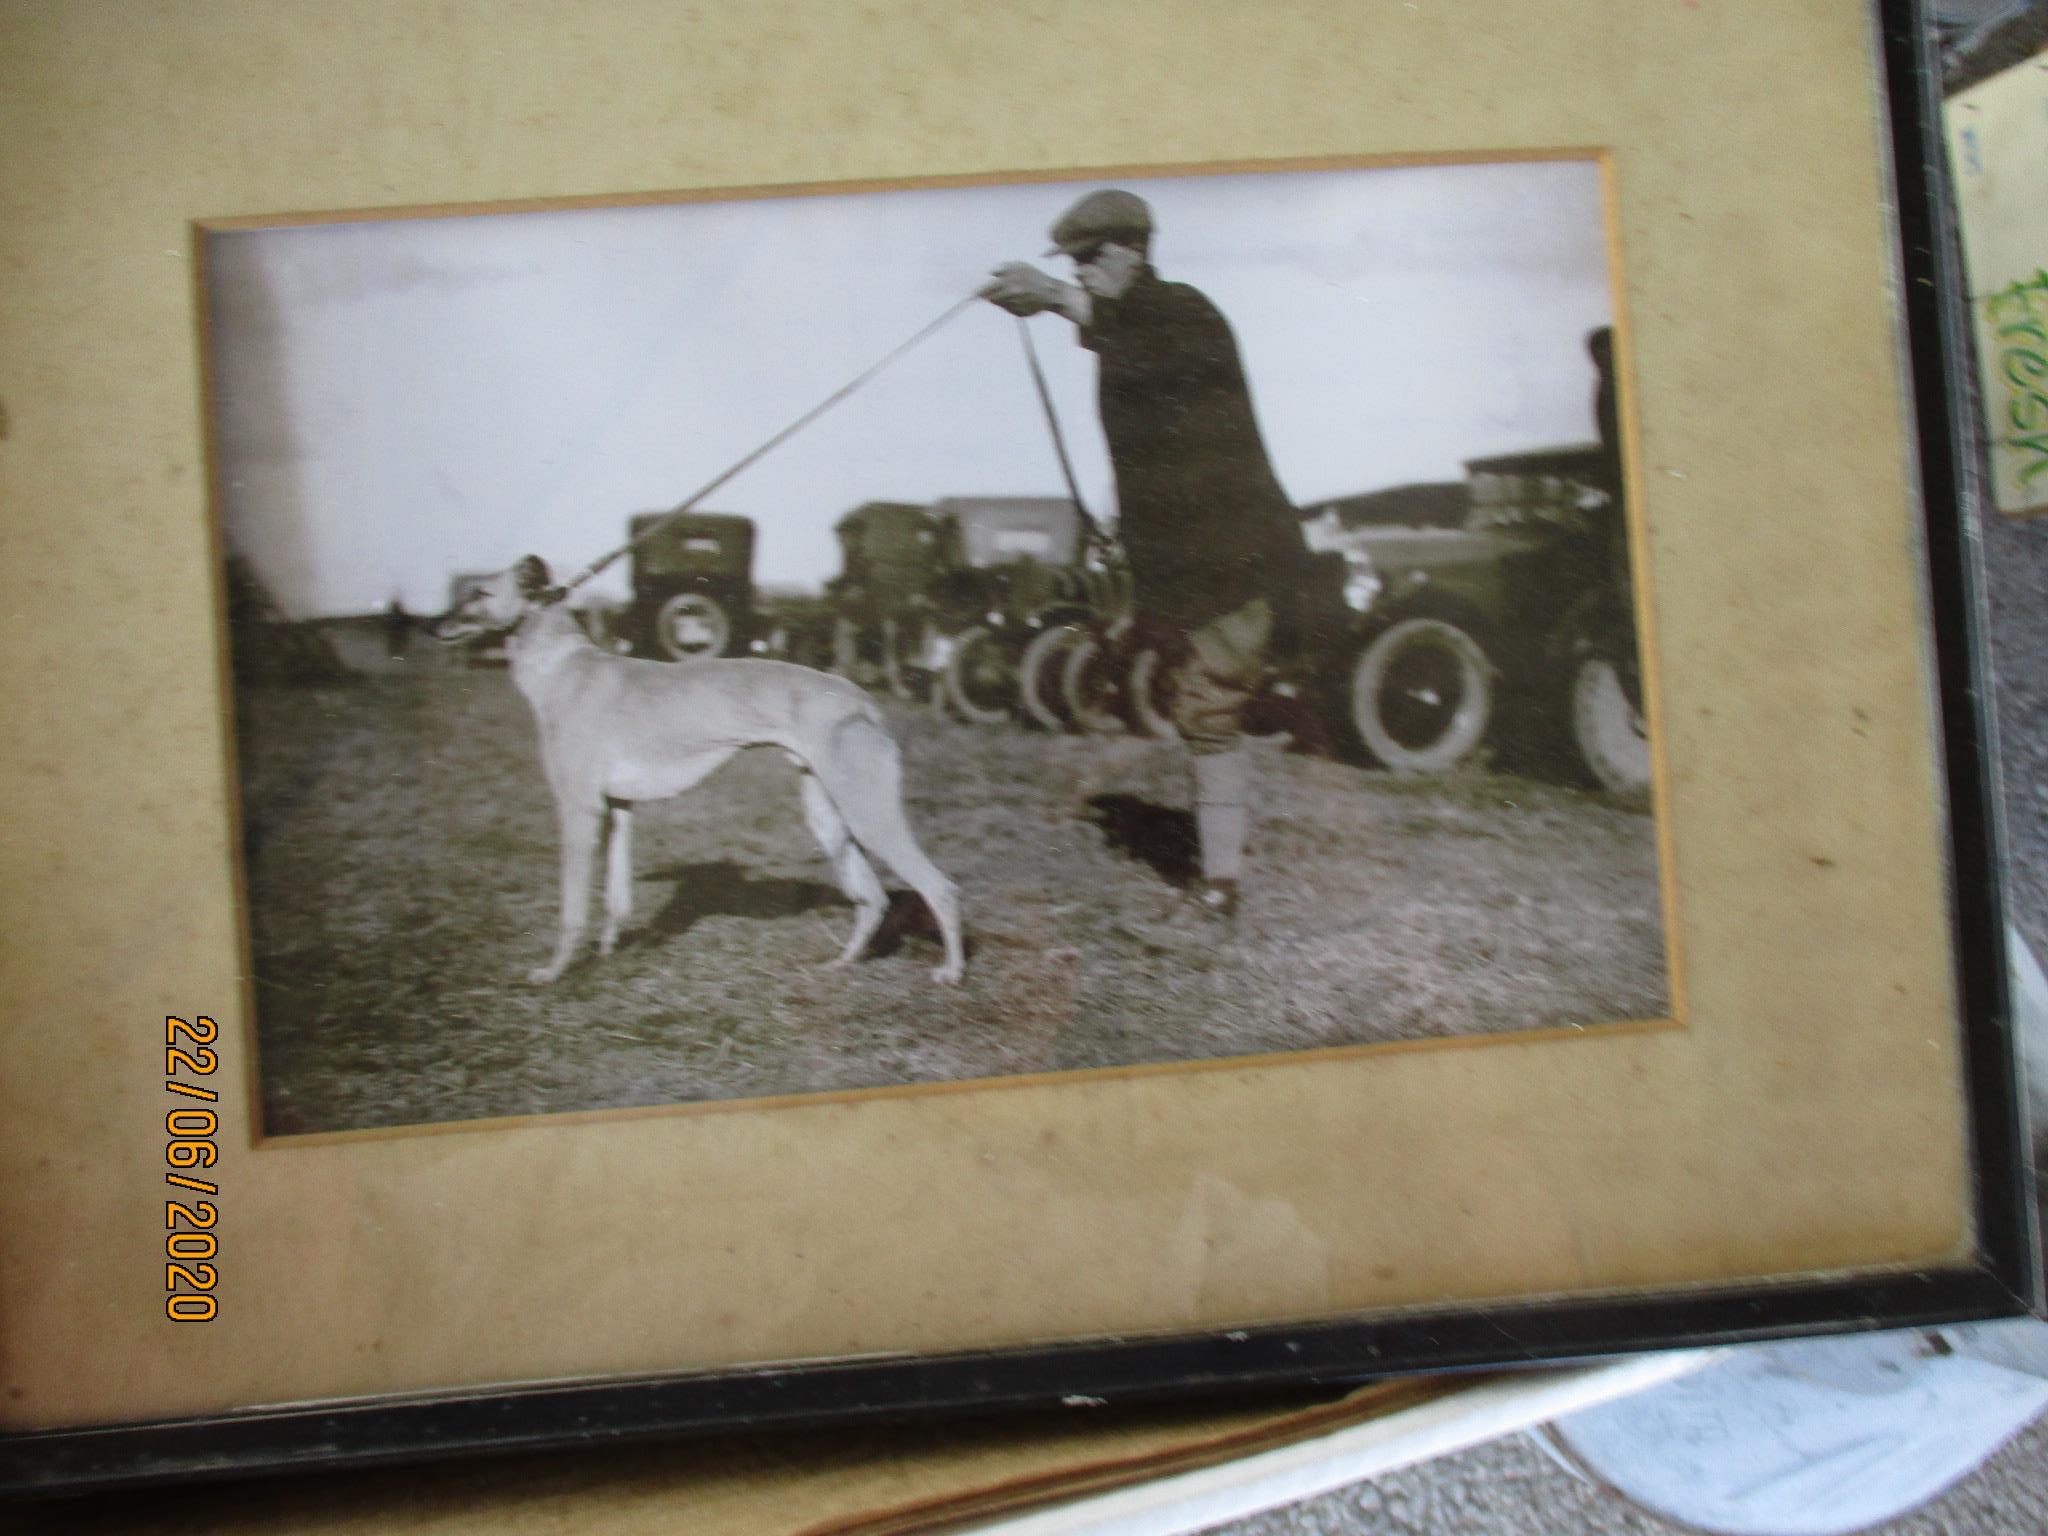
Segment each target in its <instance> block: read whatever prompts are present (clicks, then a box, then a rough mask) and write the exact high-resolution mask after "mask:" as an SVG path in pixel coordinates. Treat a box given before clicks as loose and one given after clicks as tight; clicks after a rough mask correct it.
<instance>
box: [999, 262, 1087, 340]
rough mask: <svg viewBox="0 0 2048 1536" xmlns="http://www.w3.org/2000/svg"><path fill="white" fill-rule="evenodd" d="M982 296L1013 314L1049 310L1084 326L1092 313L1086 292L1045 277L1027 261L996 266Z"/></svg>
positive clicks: (1038, 312)
mask: <svg viewBox="0 0 2048 1536" xmlns="http://www.w3.org/2000/svg"><path fill="white" fill-rule="evenodd" d="M981 296H982V297H983V298H984V299H987V300H988V301H989V303H991V304H994V305H995V306H997V307H998V308H1000V309H1007V310H1008V311H1009V312H1010V313H1011V314H1013V315H1036V314H1043V313H1044V312H1046V311H1048V310H1050V311H1051V312H1052V313H1054V314H1057V315H1064V316H1066V317H1067V319H1069V320H1071V321H1073V322H1074V324H1076V325H1079V326H1086V325H1087V324H1088V322H1089V320H1090V319H1091V318H1093V316H1094V314H1095V304H1094V300H1092V299H1091V298H1090V297H1089V296H1088V290H1087V289H1086V288H1083V287H1080V286H1079V285H1078V284H1075V283H1063V282H1061V281H1060V280H1059V279H1058V278H1056V277H1051V276H1048V275H1047V274H1046V273H1044V272H1041V271H1039V270H1038V268H1036V267H1034V266H1032V265H1031V263H1030V262H1028V261H1011V262H1005V263H1004V264H1003V265H1002V266H1000V267H997V268H996V270H995V274H994V276H993V278H992V279H991V281H989V282H988V283H987V284H985V285H984V286H983V287H982V289H981Z"/></svg>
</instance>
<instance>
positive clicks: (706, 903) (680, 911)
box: [620, 859, 847, 949]
mask: <svg viewBox="0 0 2048 1536" xmlns="http://www.w3.org/2000/svg"><path fill="white" fill-rule="evenodd" d="M643 878H646V879H650V880H668V881H673V882H674V884H675V889H674V890H673V891H671V892H670V893H669V898H668V900H667V901H666V902H664V903H663V904H662V908H661V910H660V911H659V912H657V913H655V914H654V915H653V916H652V917H651V918H649V919H648V920H647V922H646V923H645V924H643V925H641V926H640V927H638V928H636V929H634V930H632V931H631V932H629V933H628V934H626V935H625V936H624V937H623V938H622V939H621V940H620V947H621V948H622V949H623V948H629V947H634V946H637V945H640V944H650V943H653V942H654V941H655V940H657V939H669V938H674V937H675V936H676V935H677V934H682V933H688V932H689V931H690V929H691V928H693V927H695V926H696V924H697V923H698V922H699V921H700V920H702V919H704V918H707V917H758V918H768V919H772V918H778V917H799V916H801V915H802V914H804V913H806V912H814V911H816V910H817V909H818V908H820V907H840V906H845V905H846V904H847V903H846V898H845V897H844V896H842V895H840V894H839V892H838V891H837V890H835V889H834V888H833V887H831V886H829V885H826V884H824V883H823V882H822V881H818V880H787V879H783V878H781V877H780V876H769V877H766V878H763V877H761V876H756V875H750V874H748V873H747V872H746V871H745V870H743V869H741V868H740V866H739V865H737V864H735V863H733V862H732V861H731V860H729V859H716V860H713V861H711V862H709V863H702V864H667V865H663V866H662V867H661V868H659V869H653V870H649V871H647V873H646V875H645V876H644V877H643Z"/></svg>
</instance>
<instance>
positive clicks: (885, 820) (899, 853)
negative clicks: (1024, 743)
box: [805, 717, 967, 984]
mask: <svg viewBox="0 0 2048 1536" xmlns="http://www.w3.org/2000/svg"><path fill="white" fill-rule="evenodd" d="M831 741H832V751H831V753H830V757H829V761H827V762H823V763H819V764H817V765H815V766H816V769H817V771H818V773H819V776H820V778H821V779H822V780H823V781H824V789H825V791H826V792H827V794H828V795H829V797H830V799H831V802H832V805H833V807H834V809H835V810H836V811H837V812H838V815H839V817H840V819H842V820H843V821H844V823H845V824H846V826H847V827H848V828H849V829H851V831H852V833H853V836H854V839H855V841H857V842H858V843H859V844H860V845H861V846H862V847H863V848H865V849H866V850H867V851H868V852H869V853H871V854H873V855H874V856H875V857H876V858H878V859H880V860H881V861H882V862H883V863H885V864H887V865H888V866H889V867H890V868H891V869H893V870H895V871H896V873H897V875H898V876H899V877H900V878H901V879H902V880H903V882H904V883H905V884H906V885H908V886H909V887H910V888H911V889H912V890H914V891H916V892H917V894H918V895H919V896H921V897H923V898H924V904H925V905H926V906H928V907H930V908H931V911H932V916H933V917H935V918H937V919H938V923H939V937H940V939H941V941H942V942H943V943H944V945H945V948H946V958H945V960H944V962H943V963H942V964H940V965H939V966H938V967H937V968H935V969H934V970H933V971H932V979H933V980H934V981H942V982H946V983H948V984H951V983H953V982H957V981H958V980H960V978H961V977H962V976H963V975H965V974H966V969H967V954H966V946H965V944H964V942H963V941H962V939H961V935H960V895H959V892H958V891H957V890H956V889H955V887H954V885H953V882H952V881H950V880H948V879H947V878H946V877H945V876H944V875H943V874H941V873H940V872H939V869H938V866H937V865H935V864H933V863H932V861H931V860H930V859H928V858H926V857H925V853H924V850H923V849H922V848H920V847H919V846H918V842H917V834H916V833H914V832H912V831H911V830H910V820H909V818H908V817H907V816H906V815H905V814H904V811H903V759H902V754H901V753H900V752H898V750H897V748H896V743H895V741H894V740H893V739H892V738H891V737H890V735H889V733H888V732H887V731H885V730H883V729H882V728H881V727H880V726H879V725H876V724H875V723H873V722H872V721H869V720H864V719H860V718H857V717H856V718H852V719H848V720H845V721H842V722H841V723H840V725H839V726H838V727H837V728H836V729H835V730H834V731H833V733H832V738H831ZM805 782H806V783H808V782H809V781H808V780H806V781H805Z"/></svg>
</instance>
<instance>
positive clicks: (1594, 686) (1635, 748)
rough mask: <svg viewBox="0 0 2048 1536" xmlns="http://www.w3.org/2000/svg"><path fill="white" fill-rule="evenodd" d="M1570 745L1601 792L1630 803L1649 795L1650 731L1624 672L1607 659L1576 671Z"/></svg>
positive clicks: (1590, 659) (1591, 660)
mask: <svg viewBox="0 0 2048 1536" xmlns="http://www.w3.org/2000/svg"><path fill="white" fill-rule="evenodd" d="M1571 722H1572V744H1573V745H1574V746H1575V747H1577V748H1578V752H1579V757H1580V759H1581V760H1582V761H1583V762H1584V763H1585V765H1586V769H1587V771H1588V772H1589V773H1591V774H1592V775H1593V778H1594V779H1595V781H1597V782H1598V783H1599V785H1600V787H1601V788H1602V789H1605V790H1607V791H1609V792H1610V793H1612V794H1616V795H1623V796H1626V797H1629V798H1631V799H1644V798H1647V797H1648V795H1649V791H1650V731H1649V726H1648V724H1647V723H1646V722H1645V720H1644V718H1643V711H1642V708H1641V707H1640V706H1639V705H1638V704H1637V703H1635V702H1634V701H1633V700H1631V699H1630V698H1629V692H1628V688H1627V687H1626V685H1625V684H1624V683H1623V681H1622V676H1621V669H1620V668H1619V667H1617V666H1616V665H1615V664H1614V663H1613V662H1612V661H1610V660H1609V659H1608V658H1607V657H1605V656H1597V655H1595V656H1585V657H1581V658H1580V660H1579V662H1578V664H1577V665H1576V666H1575V667H1574V668H1573V669H1572V692H1571Z"/></svg>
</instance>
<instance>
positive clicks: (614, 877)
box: [597, 800, 633, 955]
mask: <svg viewBox="0 0 2048 1536" xmlns="http://www.w3.org/2000/svg"><path fill="white" fill-rule="evenodd" d="M607 807H608V811H609V815H608V816H607V818H606V820H607V828H606V838H605V851H604V927H603V928H601V929H599V930H598V937H597V952H598V953H599V954H601V955H608V954H610V953H611V952H612V951H613V950H614V949H616V948H618V944H619V929H620V927H621V926H623V925H624V923H625V921H626V919H627V918H629V917H631V916H632V915H633V807H632V805H631V803H630V802H628V801H625V800H613V801H609V802H608V803H607Z"/></svg>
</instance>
